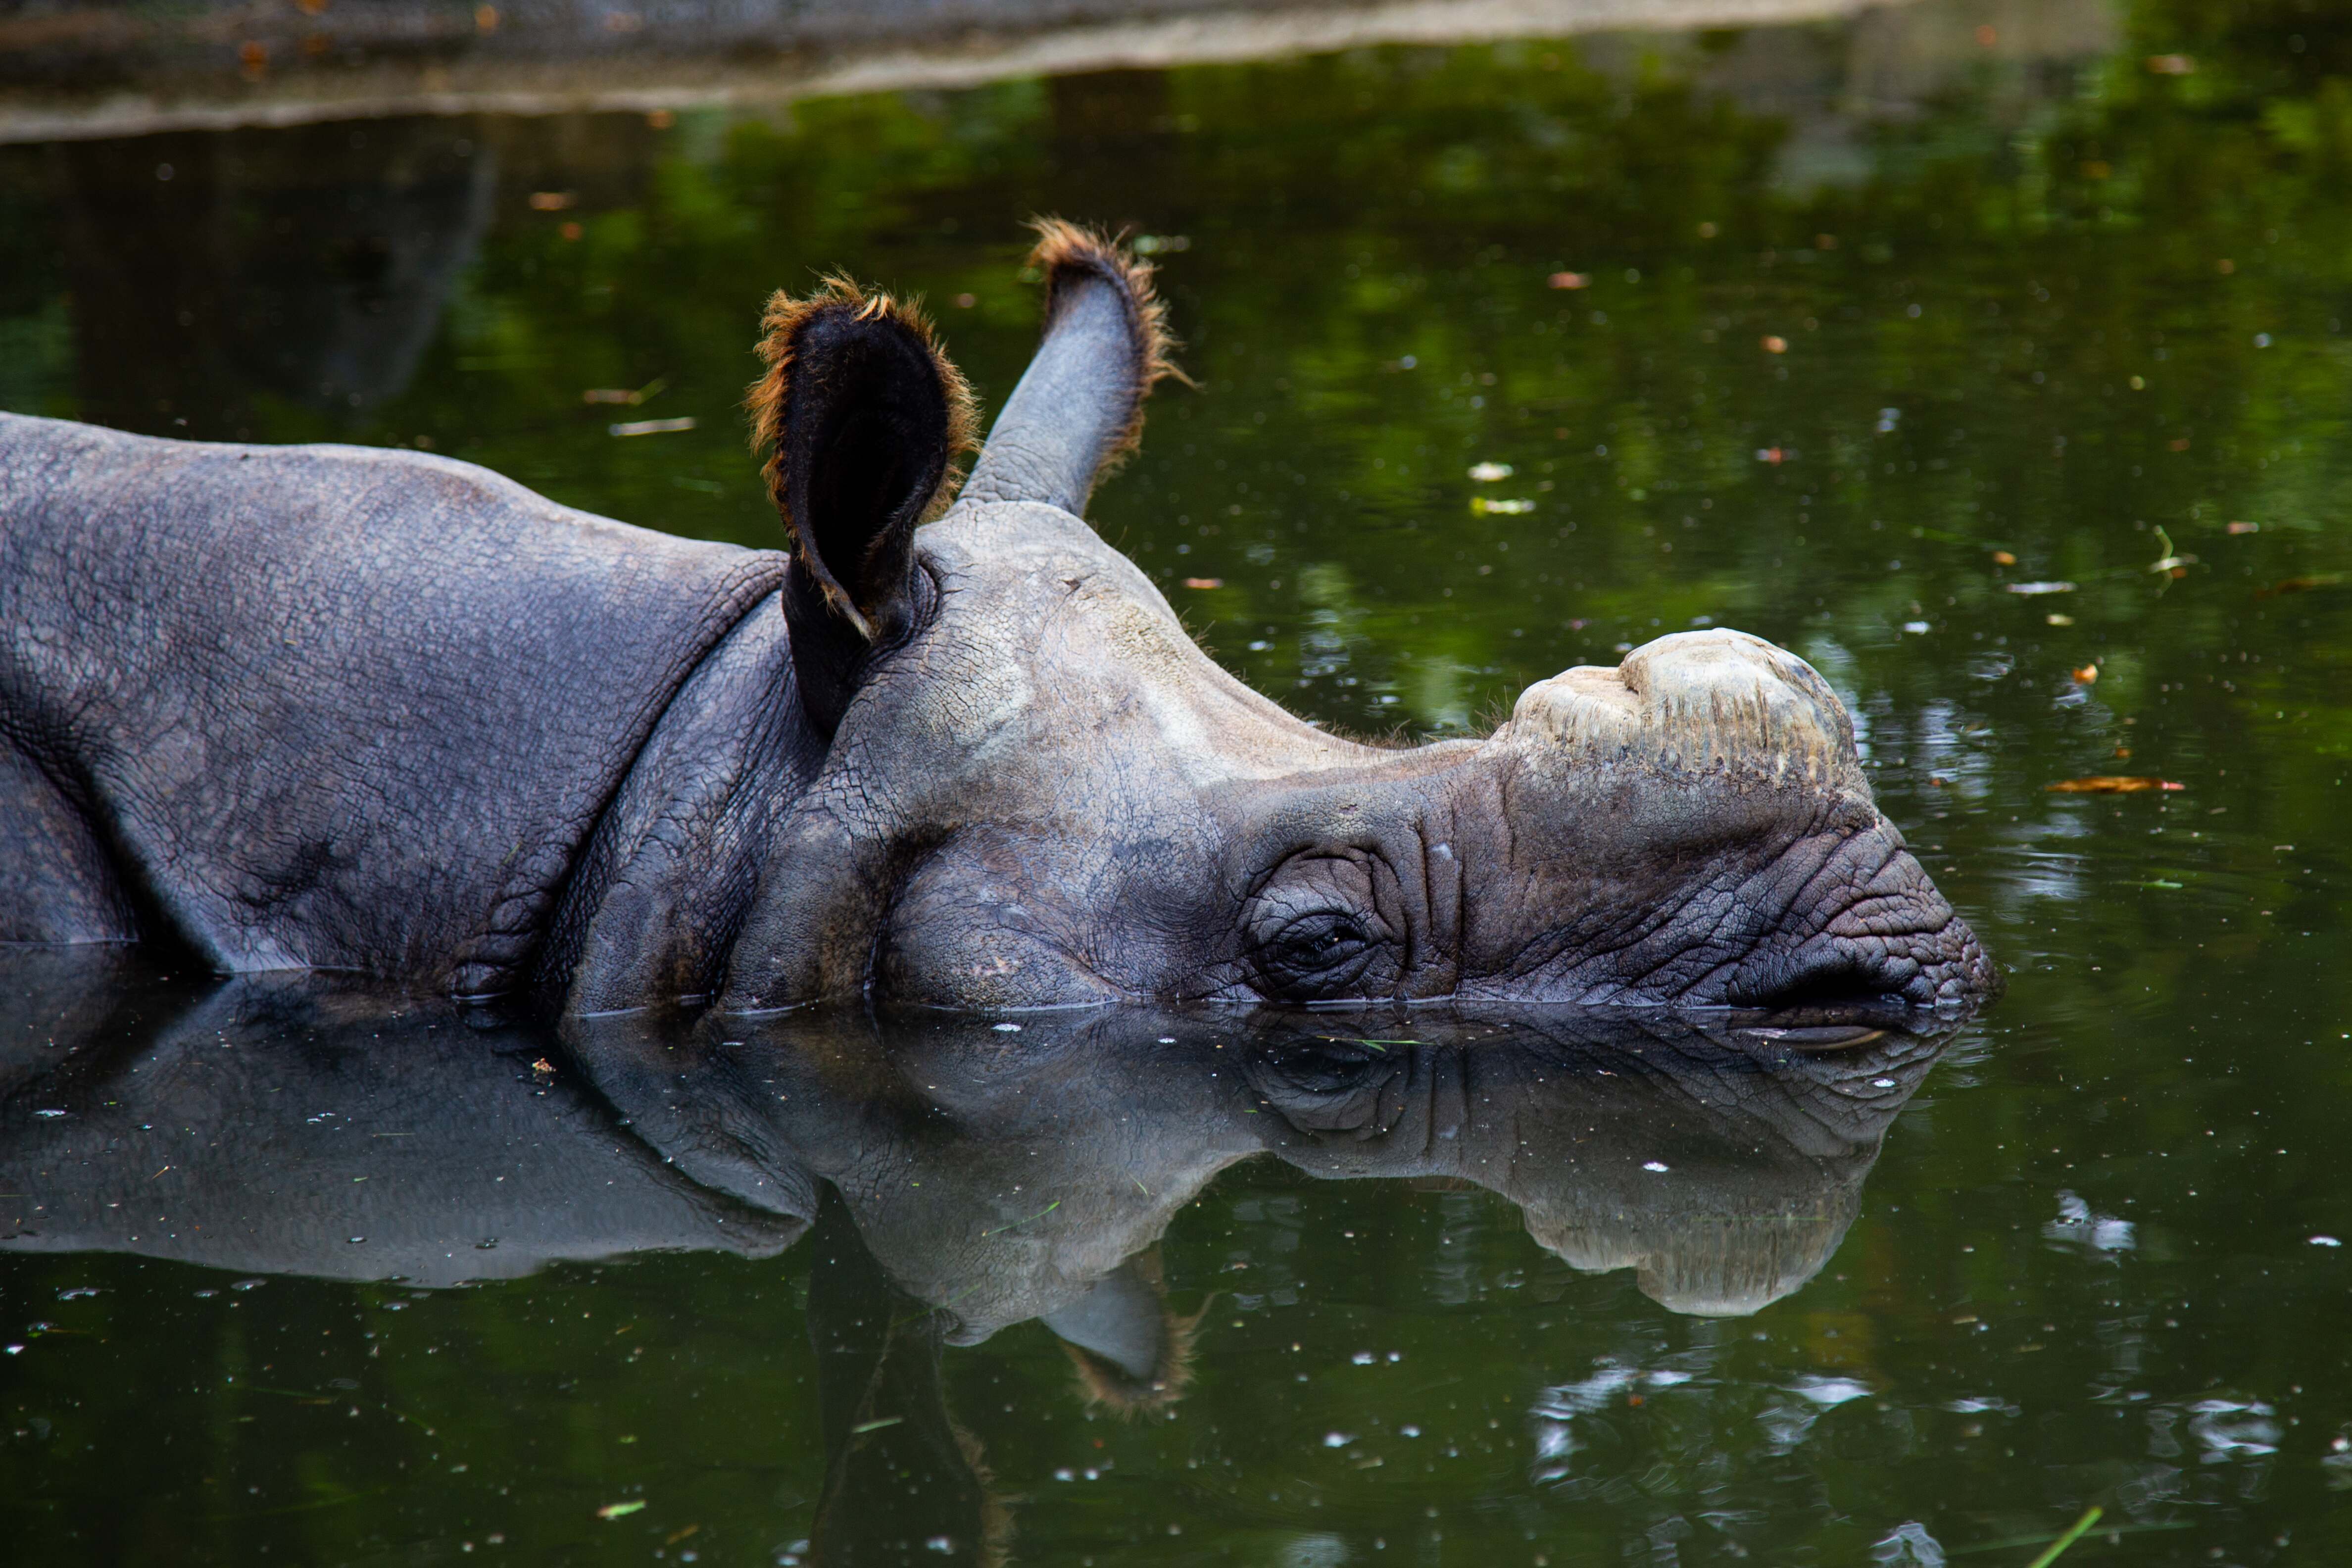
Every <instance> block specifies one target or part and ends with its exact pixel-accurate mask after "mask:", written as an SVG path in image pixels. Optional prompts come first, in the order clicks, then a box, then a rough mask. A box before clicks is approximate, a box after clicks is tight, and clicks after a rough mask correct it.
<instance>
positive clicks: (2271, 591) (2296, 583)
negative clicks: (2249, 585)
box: [2254, 572, 2344, 599]
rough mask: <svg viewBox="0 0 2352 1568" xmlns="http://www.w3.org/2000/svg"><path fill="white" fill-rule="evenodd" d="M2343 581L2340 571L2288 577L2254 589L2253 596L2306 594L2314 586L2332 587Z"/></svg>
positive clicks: (2262, 597) (2259, 597)
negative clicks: (2265, 586) (2311, 575)
mask: <svg viewBox="0 0 2352 1568" xmlns="http://www.w3.org/2000/svg"><path fill="white" fill-rule="evenodd" d="M2343 581H2344V574H2343V573H2341V572H2322V573H2320V574H2318V575H2316V576H2313V577H2288V578H2284V579H2282V580H2281V581H2279V582H2276V583H2273V584H2271V585H2270V586H2269V587H2267V588H2257V589H2255V590H2254V597H2255V598H2257V599H2268V598H2272V597H2274V596H2276V595H2280V594H2307V593H2309V592H2310V591H2311V590H2312V589H2314V588H2333V587H2335V586H2336V584H2339V583H2341V582H2343Z"/></svg>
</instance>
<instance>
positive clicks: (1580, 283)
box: [1544, 272, 1592, 289]
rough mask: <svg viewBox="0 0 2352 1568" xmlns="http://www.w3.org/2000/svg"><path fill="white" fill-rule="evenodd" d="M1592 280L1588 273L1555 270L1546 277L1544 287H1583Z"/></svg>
mask: <svg viewBox="0 0 2352 1568" xmlns="http://www.w3.org/2000/svg"><path fill="white" fill-rule="evenodd" d="M1591 281H1592V279H1591V276H1590V275H1589V274H1586V273H1582V272H1555V273H1553V274H1552V275H1551V276H1550V277H1549V278H1547V279H1544V287H1545V288H1547V289H1582V288H1584V287H1586V286H1587V285H1589V284H1590V283H1591Z"/></svg>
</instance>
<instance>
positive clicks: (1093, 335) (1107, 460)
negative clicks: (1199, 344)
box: [966, 218, 1184, 513]
mask: <svg viewBox="0 0 2352 1568" xmlns="http://www.w3.org/2000/svg"><path fill="white" fill-rule="evenodd" d="M1032 227H1034V228H1035V229H1036V231H1037V247H1036V248H1035V249H1034V250H1032V251H1031V252H1030V253H1029V264H1030V265H1031V266H1032V267H1034V268H1036V269H1037V270H1038V271H1040V272H1042V273H1043V274H1045V338H1044V341H1043V342H1040V343H1039V344H1038V345H1037V356H1036V357H1035V358H1034V359H1033V360H1031V361H1030V362H1029V368H1028V369H1027V370H1026V371H1025V372H1024V373H1023V374H1022V376H1021V382H1020V384H1019V385H1017V386H1015V387H1014V388H1013V395H1012V396H1011V397H1010V398H1008V399H1007V400H1006V401H1005V405H1004V412H1003V413H1002V414H1000V415H998V416H997V419H996V427H995V428H994V429H993V430H992V431H990V432H989V436H988V446H987V447H986V449H985V450H983V451H982V453H981V456H980V461H979V463H978V464H976V465H975V466H974V467H973V468H972V475H971V486H970V487H969V489H967V491H966V496H967V499H970V500H1013V501H1043V502H1045V504H1046V505H1048V506H1057V507H1060V508H1061V509H1062V510H1065V511H1071V512H1078V513H1083V512H1084V511H1085V510H1086V506H1087V496H1088V495H1090V494H1091V493H1092V492H1093V490H1094V487H1095V481H1096V480H1097V479H1099V478H1101V477H1102V476H1103V475H1104V474H1105V473H1108V471H1110V470H1111V469H1113V468H1117V467H1118V465H1119V463H1120V462H1122V461H1123V460H1124V459H1125V458H1127V456H1128V454H1129V453H1130V452H1132V451H1134V450H1135V447H1136V444H1137V442H1139V440H1140V439H1141V438H1142V435H1143V400H1144V399H1145V398H1146V397H1149V396H1150V395H1151V388H1152V384H1154V383H1155V382H1157V381H1159V379H1160V377H1161V376H1163V375H1173V376H1175V377H1176V378H1177V379H1178V380H1180V381H1181V380H1183V379H1184V375H1183V373H1182V372H1181V371H1179V370H1178V369H1177V368H1176V367H1175V365H1174V364H1173V363H1171V361H1170V360H1169V357H1168V354H1169V351H1170V350H1171V348H1173V347H1174V346H1175V340H1174V339H1172V338H1171V337H1170V336H1169V335H1168V307H1167V306H1166V305H1165V304H1164V303H1163V302H1162V301H1161V300H1160V298H1159V297H1158V296H1157V295H1156V294H1155V293H1154V292H1153V291H1152V286H1151V267H1150V263H1148V262H1144V261H1139V260H1137V259H1136V258H1135V257H1134V256H1133V255H1132V254H1131V253H1129V251H1127V250H1126V249H1124V248H1122V247H1120V246H1119V245H1118V243H1117V242H1116V241H1114V240H1110V239H1107V238H1105V237H1103V236H1101V235H1098V234H1096V233H1094V232H1092V231H1090V230H1087V229H1083V228H1080V227H1078V226H1076V225H1075V224H1068V223H1064V222H1063V221H1062V220H1061V219H1059V218H1039V219H1038V220H1036V222H1035V223H1034V224H1033V225H1032Z"/></svg>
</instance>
